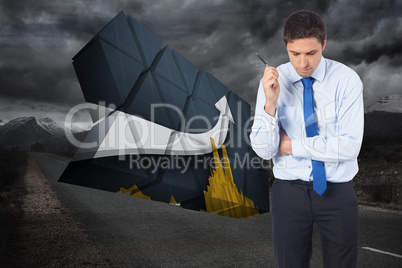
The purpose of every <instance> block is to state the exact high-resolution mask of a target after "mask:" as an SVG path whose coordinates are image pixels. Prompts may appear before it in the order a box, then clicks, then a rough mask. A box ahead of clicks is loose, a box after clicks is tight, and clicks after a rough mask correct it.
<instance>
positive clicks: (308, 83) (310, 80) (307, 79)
mask: <svg viewBox="0 0 402 268" xmlns="http://www.w3.org/2000/svg"><path fill="white" fill-rule="evenodd" d="M301 81H302V83H303V86H304V88H311V86H312V85H313V82H314V78H312V77H311V76H310V77H304V78H302V79H301Z"/></svg>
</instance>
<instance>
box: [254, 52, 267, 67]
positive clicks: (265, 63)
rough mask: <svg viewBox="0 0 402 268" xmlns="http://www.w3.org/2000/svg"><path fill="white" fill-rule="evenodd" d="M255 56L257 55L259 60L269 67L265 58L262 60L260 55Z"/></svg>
mask: <svg viewBox="0 0 402 268" xmlns="http://www.w3.org/2000/svg"><path fill="white" fill-rule="evenodd" d="M255 54H257V56H258V58H260V60H261V61H262V62H263V63H264V64H265V66H268V63H267V62H266V61H265V60H264V59H263V58H261V56H260V54H258V53H255Z"/></svg>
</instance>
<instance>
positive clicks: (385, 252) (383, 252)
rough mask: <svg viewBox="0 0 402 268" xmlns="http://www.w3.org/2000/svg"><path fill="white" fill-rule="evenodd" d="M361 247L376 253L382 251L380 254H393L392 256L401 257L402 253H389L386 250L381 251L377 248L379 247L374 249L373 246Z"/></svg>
mask: <svg viewBox="0 0 402 268" xmlns="http://www.w3.org/2000/svg"><path fill="white" fill-rule="evenodd" d="M362 249H366V250H371V251H374V252H378V253H382V254H386V255H390V256H394V257H397V258H401V259H402V255H399V254H395V253H391V252H387V251H383V250H379V249H375V248H369V247H362Z"/></svg>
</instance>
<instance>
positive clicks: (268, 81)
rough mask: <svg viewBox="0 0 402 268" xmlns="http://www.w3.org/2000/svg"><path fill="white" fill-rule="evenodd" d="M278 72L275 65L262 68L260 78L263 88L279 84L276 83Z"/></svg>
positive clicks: (275, 86)
mask: <svg viewBox="0 0 402 268" xmlns="http://www.w3.org/2000/svg"><path fill="white" fill-rule="evenodd" d="M278 78H279V73H278V70H277V69H276V68H275V67H272V66H266V67H265V70H264V75H263V77H262V78H261V82H262V85H263V86H264V89H265V90H267V89H269V88H274V89H276V88H277V87H278V86H279V83H278Z"/></svg>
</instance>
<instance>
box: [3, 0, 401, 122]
mask: <svg viewBox="0 0 402 268" xmlns="http://www.w3.org/2000/svg"><path fill="white" fill-rule="evenodd" d="M0 3H1V4H0V119H3V121H8V120H10V119H12V118H14V117H16V116H24V114H25V115H26V116H28V115H36V116H38V117H45V116H47V117H50V118H53V119H54V120H57V121H62V120H63V116H64V115H65V113H66V112H67V111H68V110H69V109H70V108H71V107H73V106H74V105H76V104H79V103H82V102H83V101H84V99H83V95H82V93H81V89H80V87H79V84H78V80H77V78H76V76H75V73H74V70H73V67H72V64H71V63H72V60H71V58H72V57H73V56H74V55H75V54H76V53H77V52H78V51H79V50H80V49H81V48H82V46H84V45H85V44H86V43H87V42H88V41H89V40H90V39H91V37H92V36H93V35H94V34H96V33H97V32H98V31H99V30H100V29H101V28H102V27H103V26H104V25H105V24H106V23H107V22H109V21H110V20H111V19H112V18H113V17H114V16H115V15H116V14H117V13H118V12H120V11H121V10H123V11H124V12H125V14H126V15H131V16H132V17H134V18H135V19H136V20H138V21H139V22H140V23H142V24H143V25H145V26H146V27H147V28H148V29H149V30H151V31H152V32H154V33H155V34H156V35H158V36H159V37H160V38H161V39H163V40H164V45H169V46H170V47H171V48H173V49H175V50H177V51H178V52H179V53H181V54H182V55H183V56H185V57H186V58H187V59H189V60H190V61H191V62H192V63H193V64H195V65H196V66H197V67H199V68H200V69H204V70H206V71H208V72H210V73H212V74H213V75H214V76H215V77H217V78H218V79H219V80H220V81H222V82H223V83H224V84H225V85H226V86H228V88H229V89H230V90H232V91H234V92H236V93H237V94H239V95H240V96H241V97H242V98H243V99H245V100H246V101H247V102H249V103H250V104H251V105H252V107H253V108H252V109H254V103H255V97H256V92H257V86H258V81H259V79H260V77H261V75H262V71H263V65H262V64H261V62H260V61H259V60H258V59H257V58H256V56H255V52H259V53H260V54H261V55H263V56H264V57H265V58H266V60H267V61H268V63H269V64H270V65H274V66H277V65H279V64H281V63H285V62H287V61H288V57H287V54H286V50H285V45H284V43H283V41H282V39H281V30H282V25H283V22H284V20H285V19H286V17H287V16H288V15H289V14H291V13H292V12H293V11H296V10H300V9H310V10H313V11H316V12H317V13H319V14H320V15H321V16H322V17H323V19H324V22H325V24H326V27H327V32H328V33H327V39H328V40H327V47H326V49H325V50H324V56H325V57H327V58H331V59H334V60H337V61H340V62H342V63H344V64H346V65H348V66H350V67H351V68H353V69H354V70H356V71H357V72H358V74H359V75H360V77H361V78H362V80H363V83H364V86H365V88H364V90H365V91H364V99H365V105H366V106H368V105H370V104H372V103H374V102H375V101H376V100H377V99H379V98H381V97H383V96H385V95H390V94H395V93H397V94H402V86H401V85H402V76H401V75H400V74H401V73H402V67H401V64H400V62H401V59H402V27H401V25H402V15H401V12H400V11H401V10H402V4H401V1H384V0H382V1H380V0H378V1H374V0H373V1H356V0H339V1H328V2H325V1H319V0H317V1H283V0H278V1H193V0H188V1H184V0H182V1H163V0H160V1H149V0H142V1H123V0H122V1H100V0H99V1H65V0H63V1H60V0H54V1H43V0H36V1H15V0H12V1H8V0H1V1H0Z"/></svg>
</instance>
